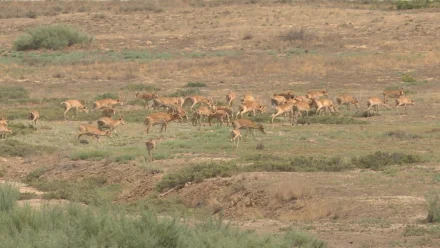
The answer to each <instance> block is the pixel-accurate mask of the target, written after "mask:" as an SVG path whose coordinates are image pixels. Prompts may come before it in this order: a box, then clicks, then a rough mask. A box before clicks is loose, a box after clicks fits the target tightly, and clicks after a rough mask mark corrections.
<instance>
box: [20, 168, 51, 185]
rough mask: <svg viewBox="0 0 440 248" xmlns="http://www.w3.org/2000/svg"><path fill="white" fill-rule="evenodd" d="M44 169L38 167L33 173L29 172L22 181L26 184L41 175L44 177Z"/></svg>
mask: <svg viewBox="0 0 440 248" xmlns="http://www.w3.org/2000/svg"><path fill="white" fill-rule="evenodd" d="M46 171H47V170H46V168H43V167H40V168H38V169H35V170H33V171H31V172H30V173H29V174H28V175H27V176H26V178H25V179H24V181H25V182H26V183H29V182H32V181H33V180H36V179H38V178H40V177H41V176H42V175H44V173H46Z"/></svg>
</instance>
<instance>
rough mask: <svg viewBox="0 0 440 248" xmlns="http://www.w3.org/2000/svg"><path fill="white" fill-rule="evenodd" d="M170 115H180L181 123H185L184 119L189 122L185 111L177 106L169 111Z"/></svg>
mask: <svg viewBox="0 0 440 248" xmlns="http://www.w3.org/2000/svg"><path fill="white" fill-rule="evenodd" d="M168 114H179V115H180V121H183V119H186V120H187V121H188V120H189V119H188V115H187V114H186V112H185V110H184V109H183V108H182V107H181V106H179V105H175V106H174V107H172V108H170V109H169V110H168Z"/></svg>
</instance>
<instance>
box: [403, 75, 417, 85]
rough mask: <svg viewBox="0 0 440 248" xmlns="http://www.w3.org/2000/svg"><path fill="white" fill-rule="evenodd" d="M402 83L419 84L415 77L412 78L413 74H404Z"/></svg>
mask: <svg viewBox="0 0 440 248" xmlns="http://www.w3.org/2000/svg"><path fill="white" fill-rule="evenodd" d="M402 82H405V83H414V82H417V80H416V79H415V78H414V77H413V76H411V74H403V75H402Z"/></svg>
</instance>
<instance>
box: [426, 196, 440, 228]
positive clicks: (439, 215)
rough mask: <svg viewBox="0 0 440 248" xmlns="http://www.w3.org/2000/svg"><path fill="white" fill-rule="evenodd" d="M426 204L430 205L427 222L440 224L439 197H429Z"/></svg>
mask: <svg viewBox="0 0 440 248" xmlns="http://www.w3.org/2000/svg"><path fill="white" fill-rule="evenodd" d="M425 198H426V202H427V203H428V217H427V218H426V220H427V221H428V222H429V223H434V222H440V200H439V195H438V194H434V195H433V196H432V195H431V196H427V197H425Z"/></svg>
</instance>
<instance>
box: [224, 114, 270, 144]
mask: <svg viewBox="0 0 440 248" xmlns="http://www.w3.org/2000/svg"><path fill="white" fill-rule="evenodd" d="M232 127H233V128H234V129H246V135H245V137H246V136H247V135H248V133H249V132H250V133H251V134H252V137H254V140H256V138H255V135H254V132H253V130H254V129H257V130H259V131H260V132H262V133H263V134H266V132H265V131H264V127H263V125H261V124H259V123H255V122H253V121H251V120H248V119H238V120H235V121H233V122H232Z"/></svg>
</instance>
